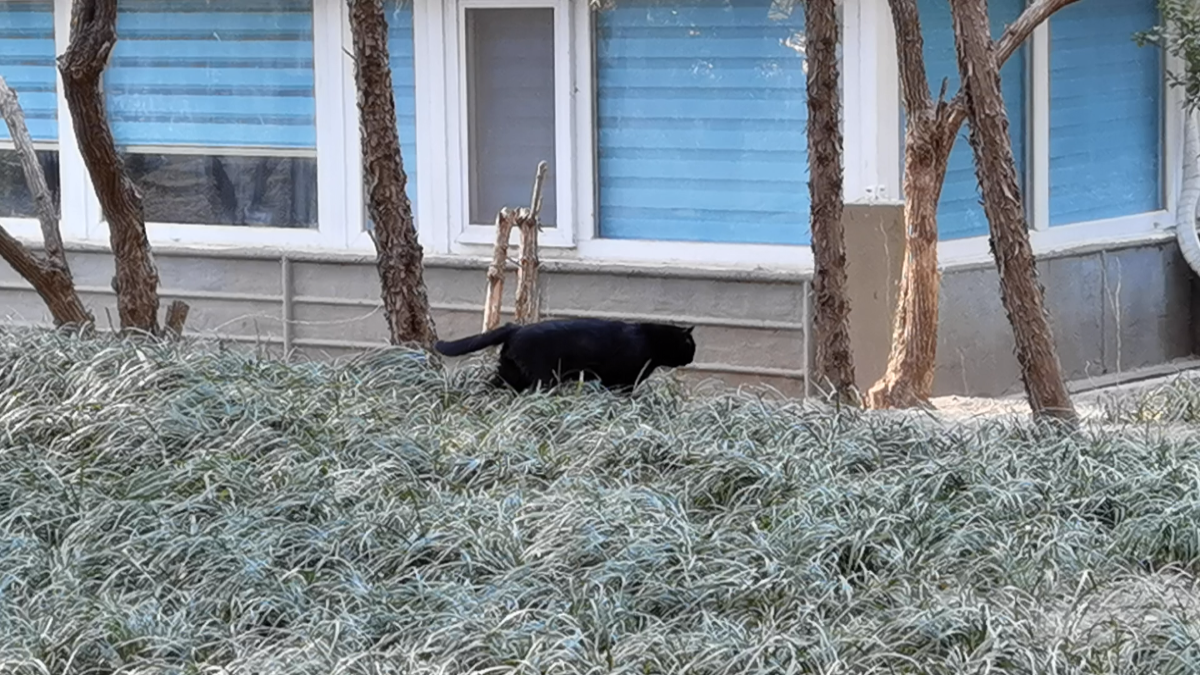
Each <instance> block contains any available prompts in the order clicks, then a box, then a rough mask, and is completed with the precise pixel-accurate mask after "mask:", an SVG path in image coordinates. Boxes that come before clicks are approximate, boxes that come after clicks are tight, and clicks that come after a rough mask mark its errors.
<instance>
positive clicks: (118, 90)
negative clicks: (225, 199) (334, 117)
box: [105, 0, 316, 151]
mask: <svg viewBox="0 0 1200 675" xmlns="http://www.w3.org/2000/svg"><path fill="white" fill-rule="evenodd" d="M118 9H119V14H118V18H117V33H118V37H119V40H118V42H117V46H116V49H115V50H114V52H113V59H112V63H111V64H110V65H109V68H108V70H107V72H106V74H105V88H106V92H107V95H108V106H109V115H110V119H111V122H112V127H113V135H114V136H115V137H116V140H117V143H118V144H119V145H122V146H191V147H203V148H245V147H259V148H292V149H306V150H307V149H311V150H314V151H315V149H316V117H315V99H314V96H313V23H312V22H313V16H312V0H219V1H218V0H120V2H119V5H118Z"/></svg>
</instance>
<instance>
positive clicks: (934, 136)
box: [866, 0, 954, 408]
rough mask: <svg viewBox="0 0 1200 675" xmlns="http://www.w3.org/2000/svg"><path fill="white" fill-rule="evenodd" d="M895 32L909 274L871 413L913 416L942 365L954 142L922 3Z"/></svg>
mask: <svg viewBox="0 0 1200 675" xmlns="http://www.w3.org/2000/svg"><path fill="white" fill-rule="evenodd" d="M888 5H889V7H890V9H891V12H892V23H893V24H894V26H895V29H896V56H897V59H898V62H899V64H900V85H901V92H902V94H903V97H902V98H903V101H904V110H905V114H906V117H907V128H906V129H905V136H904V220H905V224H906V225H907V233H906V235H905V256H904V267H903V269H902V270H901V275H900V293H899V297H898V298H897V308H896V318H895V325H894V328H893V333H892V350H891V354H889V356H888V366H887V370H886V372H885V373H884V375H883V377H882V378H881V379H880V380H879V381H878V382H876V383H875V384H874V385H873V386H872V387H871V388H870V390H869V391H868V392H867V396H866V403H867V405H868V406H869V407H871V408H910V407H914V406H918V405H922V404H923V403H925V402H927V401H928V400H929V396H930V394H931V393H932V391H933V375H934V366H935V363H936V359H937V326H938V295H939V291H940V283H941V275H940V274H939V273H938V267H937V241H938V234H937V205H938V200H939V199H940V197H941V192H942V182H943V180H944V178H945V175H946V165H947V164H948V163H949V158H950V148H951V147H952V144H953V141H954V136H953V134H948V133H947V132H946V130H945V129H943V128H942V126H941V125H940V124H939V123H938V111H939V110H941V109H942V108H943V107H944V104H943V103H942V101H941V99H940V97H939V100H938V102H937V103H936V104H935V103H934V101H933V98H932V97H931V96H930V93H929V81H928V79H927V77H926V75H925V57H924V44H925V41H924V38H923V37H922V35H921V20H920V16H919V14H918V12H917V3H916V0H889V2H888Z"/></svg>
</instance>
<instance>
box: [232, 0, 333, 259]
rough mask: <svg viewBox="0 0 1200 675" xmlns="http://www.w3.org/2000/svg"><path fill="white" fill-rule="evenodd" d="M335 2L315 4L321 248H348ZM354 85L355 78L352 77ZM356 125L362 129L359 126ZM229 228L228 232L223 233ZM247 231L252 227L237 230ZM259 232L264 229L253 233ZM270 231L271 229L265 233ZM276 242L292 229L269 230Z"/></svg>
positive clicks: (323, 0)
mask: <svg viewBox="0 0 1200 675" xmlns="http://www.w3.org/2000/svg"><path fill="white" fill-rule="evenodd" d="M344 4H345V3H343V2H337V1H334V0H312V17H313V95H314V98H315V104H316V126H317V128H316V134H317V230H316V231H317V232H318V233H319V235H318V236H319V240H320V243H321V244H322V245H325V246H329V247H331V248H344V247H345V246H346V227H347V224H348V223H347V222H346V218H347V210H346V203H347V201H348V199H347V195H346V189H347V188H346V183H345V175H346V154H345V153H346V115H345V112H346V111H345V105H344V101H345V99H346V96H345V92H346V82H345V68H343V67H342V59H341V56H340V55H341V54H343V53H345V52H344V50H343V44H342V26H343V21H342V19H343V16H342V14H343V13H342V5H344ZM351 81H353V77H351ZM355 126H357V125H355ZM220 229H224V228H220ZM237 229H248V228H237ZM253 229H260V228H253ZM261 229H267V228H261ZM270 229H271V233H270V235H271V238H272V239H276V238H278V237H279V236H280V234H284V235H285V237H284V240H285V241H291V240H292V237H291V236H287V234H286V233H287V232H288V230H287V229H284V228H270Z"/></svg>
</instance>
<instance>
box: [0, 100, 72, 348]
mask: <svg viewBox="0 0 1200 675" xmlns="http://www.w3.org/2000/svg"><path fill="white" fill-rule="evenodd" d="M0 114H3V115H4V121H5V123H7V125H8V131H9V135H10V136H12V139H13V145H14V146H15V147H16V150H17V157H19V158H20V160H21V169H22V171H24V173H25V183H26V184H27V185H28V186H29V193H30V194H31V195H32V196H33V202H34V204H35V205H36V207H37V214H38V221H39V222H40V223H41V226H42V240H43V242H44V246H45V253H46V255H45V257H44V258H42V257H39V256H36V255H34V254H33V252H32V251H30V250H29V249H28V248H26V247H25V246H24V245H22V244H21V242H19V241H17V240H16V239H14V238H13V237H12V236H11V235H9V233H8V232H7V231H6V230H5V229H4V228H3V227H0V257H2V258H4V260H5V261H6V262H8V264H10V265H12V267H13V269H15V270H17V272H18V273H19V274H20V275H21V276H22V277H24V278H25V280H26V281H28V282H29V283H30V285H32V286H33V289H34V290H35V291H37V294H38V295H40V296H41V298H42V300H43V301H44V302H45V303H46V307H47V308H48V309H49V310H50V316H51V317H52V318H53V319H54V325H55V326H74V327H79V328H83V327H87V326H90V325H92V315H91V313H90V312H88V311H87V308H86V307H84V306H83V301H82V300H80V299H79V293H78V292H76V290H75V282H74V280H73V279H72V278H71V268H70V266H69V265H68V264H67V254H66V251H65V250H63V244H62V235H61V234H60V233H59V229H58V208H57V206H56V205H55V204H54V198H53V197H52V196H51V195H50V188H49V187H47V186H46V176H45V174H43V173H42V166H41V164H39V163H38V159H37V152H36V151H35V150H34V148H33V139H32V138H30V136H29V128H28V127H27V126H25V112H24V111H23V110H22V109H21V103H20V101H19V100H18V99H17V92H15V91H13V90H12V89H11V88H9V86H8V83H7V82H5V81H4V78H3V77H0Z"/></svg>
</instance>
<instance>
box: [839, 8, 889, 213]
mask: <svg viewBox="0 0 1200 675" xmlns="http://www.w3.org/2000/svg"><path fill="white" fill-rule="evenodd" d="M870 1H871V0H845V2H844V3H842V4H841V5H840V6H841V8H842V12H841V14H842V42H843V44H844V47H843V49H842V63H841V64H840V65H841V67H840V68H839V69H838V72H839V73H840V74H841V85H842V86H841V93H842V106H841V110H842V139H843V141H842V152H843V156H842V165H843V166H844V167H845V169H844V174H843V178H842V195H843V199H844V200H845V201H848V202H859V201H867V200H868V199H869V195H872V194H873V193H874V186H875V185H876V184H877V183H878V175H879V167H878V166H877V161H876V160H877V159H878V156H877V155H876V154H875V153H874V152H872V150H873V149H874V148H875V147H876V145H877V144H878V134H877V133H876V132H877V125H878V122H877V121H876V119H875V118H876V116H877V115H878V113H879V105H878V103H877V102H876V93H877V92H876V88H875V87H874V86H871V85H872V84H873V80H874V79H875V73H874V72H872V71H870V70H869V69H870V68H871V66H872V65H874V64H872V63H871V58H870V57H871V54H870V53H869V52H873V51H874V48H875V46H876V45H877V43H878V40H876V39H870V38H864V33H865V32H866V31H867V30H869V29H870V28H873V26H865V25H864V22H869V21H870V19H869V18H868V19H864V17H863V12H864V11H865V10H864V8H863V3H864V2H868V3H869V2H870ZM855 47H858V48H855Z"/></svg>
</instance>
